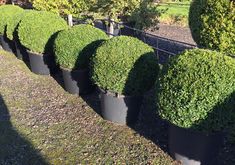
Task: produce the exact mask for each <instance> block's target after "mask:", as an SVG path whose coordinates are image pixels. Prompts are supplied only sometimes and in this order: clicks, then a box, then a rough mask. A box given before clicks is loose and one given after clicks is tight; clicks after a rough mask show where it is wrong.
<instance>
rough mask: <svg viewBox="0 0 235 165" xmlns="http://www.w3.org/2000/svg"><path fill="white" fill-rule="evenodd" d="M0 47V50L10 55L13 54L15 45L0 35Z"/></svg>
mask: <svg viewBox="0 0 235 165" xmlns="http://www.w3.org/2000/svg"><path fill="white" fill-rule="evenodd" d="M0 37H1V45H2V48H3V49H4V50H5V51H8V52H10V53H15V43H14V41H11V40H9V39H8V38H6V36H5V35H1V36H0Z"/></svg>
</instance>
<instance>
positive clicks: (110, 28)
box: [108, 19, 114, 38]
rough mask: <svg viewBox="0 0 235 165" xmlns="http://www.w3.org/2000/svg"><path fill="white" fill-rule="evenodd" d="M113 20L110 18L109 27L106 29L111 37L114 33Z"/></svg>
mask: <svg viewBox="0 0 235 165" xmlns="http://www.w3.org/2000/svg"><path fill="white" fill-rule="evenodd" d="M113 21H114V20H113V19H110V22H109V29H108V32H109V37H110V38H112V37H113V35H114V22H113Z"/></svg>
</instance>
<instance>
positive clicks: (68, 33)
mask: <svg viewBox="0 0 235 165" xmlns="http://www.w3.org/2000/svg"><path fill="white" fill-rule="evenodd" d="M105 39H108V37H107V35H106V34H105V32H103V31H101V30H100V29H97V28H94V27H93V26H91V25H77V26H74V27H72V28H70V29H68V30H64V31H61V32H60V33H59V34H58V36H57V38H56V40H55V46H54V50H55V55H56V61H57V63H58V64H60V66H62V67H63V68H67V69H76V68H80V69H81V68H88V66H89V61H90V57H91V56H92V55H93V54H94V53H95V50H96V48H97V47H98V46H99V45H100V44H101V42H102V41H103V40H105Z"/></svg>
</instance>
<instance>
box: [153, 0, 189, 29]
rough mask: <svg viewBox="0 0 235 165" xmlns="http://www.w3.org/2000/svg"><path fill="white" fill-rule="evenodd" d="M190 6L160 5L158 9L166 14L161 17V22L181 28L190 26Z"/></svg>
mask: <svg viewBox="0 0 235 165" xmlns="http://www.w3.org/2000/svg"><path fill="white" fill-rule="evenodd" d="M189 8H190V4H189V3H188V4H176V3H170V4H160V5H159V7H158V9H163V10H165V12H164V13H163V14H162V16H161V17H160V21H161V22H162V23H166V24H175V25H180V26H188V14H189Z"/></svg>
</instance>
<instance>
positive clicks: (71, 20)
mask: <svg viewBox="0 0 235 165" xmlns="http://www.w3.org/2000/svg"><path fill="white" fill-rule="evenodd" d="M68 25H69V26H70V27H72V26H73V16H72V14H69V15H68Z"/></svg>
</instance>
